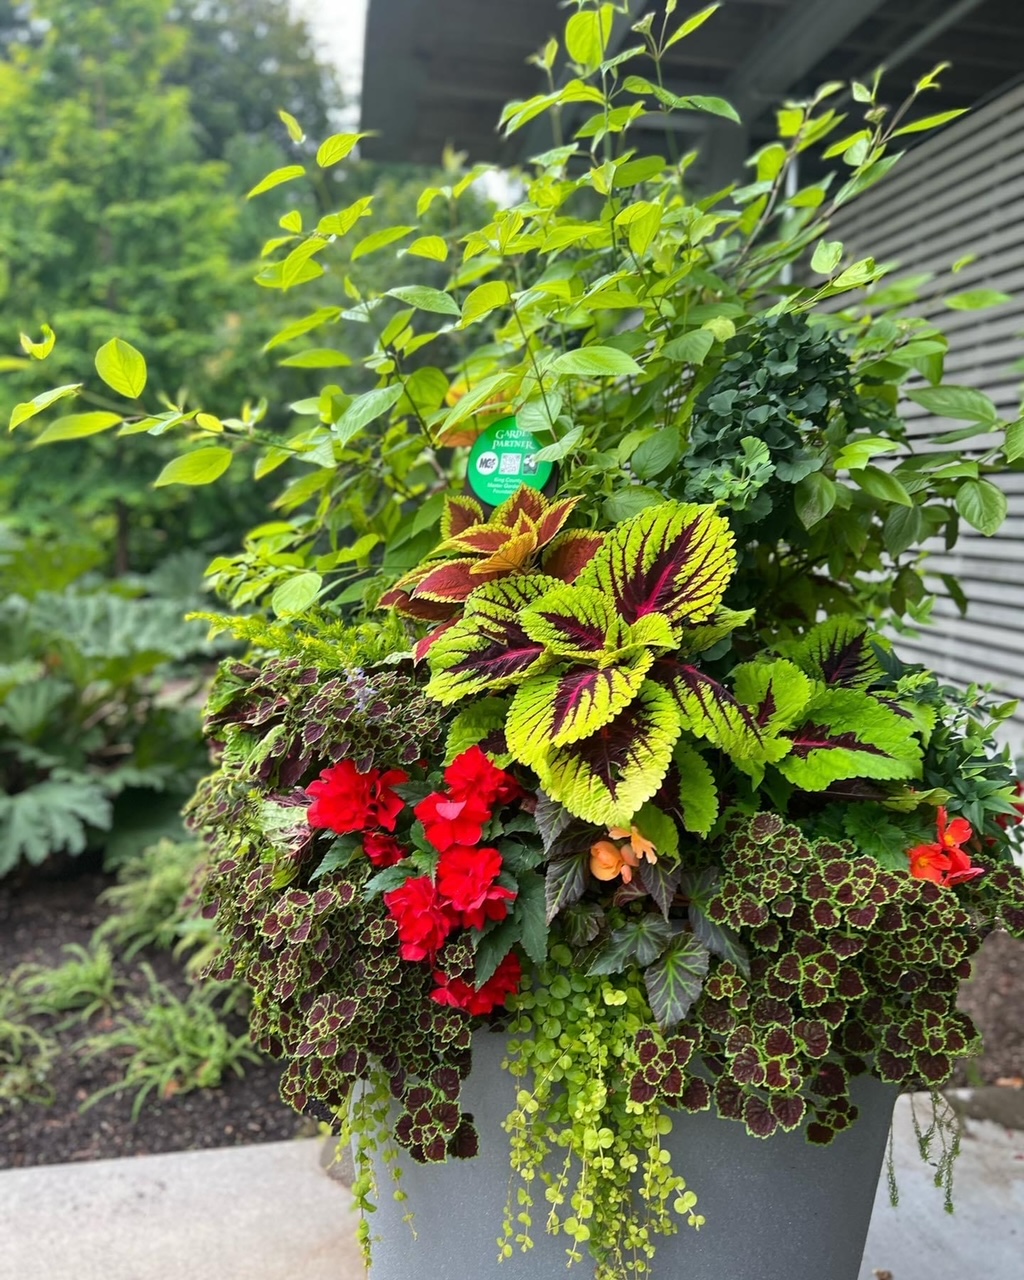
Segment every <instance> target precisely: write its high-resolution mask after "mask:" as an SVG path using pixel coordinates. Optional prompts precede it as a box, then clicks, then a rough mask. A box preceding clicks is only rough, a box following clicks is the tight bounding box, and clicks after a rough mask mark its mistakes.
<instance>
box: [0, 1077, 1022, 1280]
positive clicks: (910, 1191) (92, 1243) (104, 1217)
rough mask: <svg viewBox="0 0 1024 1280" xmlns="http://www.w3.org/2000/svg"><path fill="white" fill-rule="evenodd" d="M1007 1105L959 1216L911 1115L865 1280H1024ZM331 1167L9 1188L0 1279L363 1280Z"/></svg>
mask: <svg viewBox="0 0 1024 1280" xmlns="http://www.w3.org/2000/svg"><path fill="white" fill-rule="evenodd" d="M1008 1094H1012V1091H1008V1090H998V1091H996V1090H980V1091H978V1092H977V1093H976V1094H973V1095H972V1094H968V1095H965V1096H964V1098H963V1101H962V1105H963V1107H964V1110H965V1114H966V1116H967V1118H966V1119H965V1126H966V1128H965V1136H964V1140H963V1153H962V1155H961V1158H960V1160H959V1162H958V1165H957V1170H956V1186H955V1200H956V1205H957V1211H956V1213H955V1214H954V1215H953V1216H952V1217H951V1216H949V1215H947V1214H945V1213H944V1212H943V1208H942V1193H941V1191H939V1190H937V1189H936V1188H935V1186H934V1185H933V1183H932V1179H931V1174H930V1171H929V1170H928V1168H927V1167H926V1166H925V1165H923V1164H922V1162H921V1160H920V1158H919V1156H918V1153H917V1145H916V1141H915V1139H914V1134H913V1128H912V1124H911V1120H910V1105H909V1099H906V1098H904V1099H901V1100H900V1102H899V1104H898V1106H897V1113H896V1122H895V1130H894V1132H895V1164H896V1171H897V1177H898V1181H899V1190H900V1205H899V1208H898V1209H895V1210H894V1209H891V1208H890V1207H889V1202H888V1194H887V1191H886V1187H885V1182H884V1178H883V1181H882V1184H881V1186H880V1187H879V1193H878V1198H877V1200H876V1204H875V1212H874V1216H873V1218H872V1222H871V1231H870V1233H869V1235H868V1243H867V1248H866V1250H865V1254H864V1264H863V1267H862V1269H861V1274H860V1280H890V1278H891V1280H1020V1277H1021V1276H1022V1275H1024V1132H1022V1130H1021V1127H1020V1125H1021V1116H1020V1114H1019V1113H1020V1112H1024V1105H1022V1104H1024V1097H1021V1096H1020V1095H1016V1096H1009V1097H1008V1096H1007V1095H1008ZM1007 1103H1010V1104H1016V1105H1015V1107H1013V1108H1012V1109H1011V1111H1009V1112H1007V1113H1006V1114H1003V1112H1002V1111H1001V1110H1000V1109H999V1108H1000V1107H1002V1106H1005V1104H1007ZM993 1115H995V1116H997V1117H998V1118H997V1119H992V1118H991V1117H992V1116H993ZM972 1116H973V1117H974V1118H971V1117H972ZM1009 1125H1017V1126H1018V1127H1016V1128H1011V1127H1008V1126H1009ZM320 1157H321V1144H320V1143H319V1142H318V1141H301V1142H278V1143H268V1144H265V1145H261V1146H253V1147H231V1148H226V1149H223V1150H219V1151H197V1152H190V1153H186V1154H180V1155H163V1156H140V1157H136V1158H134V1159H125V1160H98V1161H95V1162H94V1163H92V1164H74V1165H50V1166H43V1167H40V1168H36V1169H24V1170H10V1171H8V1172H4V1173H0V1280H364V1271H363V1267H362V1262H361V1259H360V1256H359V1250H358V1249H357V1248H356V1245H355V1241H354V1230H355V1217H354V1215H353V1213H352V1209H351V1203H352V1202H351V1196H350V1194H349V1192H348V1190H347V1189H346V1188H345V1187H344V1186H343V1185H342V1184H341V1183H340V1182H338V1181H335V1180H332V1179H331V1178H329V1177H327V1176H326V1174H325V1173H324V1171H323V1169H322V1168H321V1162H320ZM709 1226H710V1224H709ZM580 1274H582V1273H580ZM420 1280H430V1277H427V1276H425V1277H421V1278H420ZM466 1280H473V1278H472V1277H471V1276H468V1275H467V1277H466ZM538 1280H548V1277H538ZM723 1280H742V1277H736V1276H731V1277H723ZM821 1280H829V1277H827V1276H822V1277H821Z"/></svg>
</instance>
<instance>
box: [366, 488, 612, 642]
mask: <svg viewBox="0 0 1024 1280" xmlns="http://www.w3.org/2000/svg"><path fill="white" fill-rule="evenodd" d="M578 501H579V499H578V498H565V499H562V500H560V501H558V502H550V501H549V500H548V499H547V498H546V497H545V496H544V494H543V493H540V492H538V491H537V490H536V489H531V488H529V487H528V486H527V485H522V486H521V487H520V488H519V490H518V491H517V492H516V493H514V494H513V495H512V497H511V498H509V499H508V500H507V501H505V502H503V503H502V504H501V506H499V507H497V508H495V510H494V511H493V512H492V514H491V516H490V518H489V519H488V518H487V516H486V515H485V513H484V509H483V507H482V506H481V504H480V503H479V502H477V500H476V499H475V498H470V497H467V496H465V495H455V494H450V495H448V497H447V498H446V501H445V507H444V511H443V513H442V516H441V535H442V541H441V542H440V543H439V544H438V545H437V546H436V547H435V548H434V550H433V551H432V552H431V553H430V556H429V557H428V559H427V560H426V561H424V563H422V564H420V565H417V566H416V568H415V569H413V570H411V571H410V572H409V573H407V574H406V575H405V576H404V577H403V578H400V579H399V580H398V582H396V583H395V585H394V587H392V588H391V590H390V591H388V592H386V593H385V594H384V595H383V596H382V597H381V601H380V604H381V607H385V608H386V607H391V608H394V609H396V610H397V611H398V612H399V613H401V614H404V615H405V616H406V617H410V618H415V619H417V620H419V621H424V622H448V621H450V620H451V619H453V618H456V617H457V616H458V615H459V614H460V613H461V612H462V609H463V606H464V605H465V602H466V600H467V599H468V598H469V596H470V594H471V593H472V592H473V591H475V590H476V589H477V588H478V587H482V586H484V585H485V584H486V583H488V582H494V581H498V580H501V579H504V578H508V577H511V576H514V575H518V574H523V573H529V572H530V571H532V570H535V569H537V570H540V571H542V572H543V573H545V574H547V575H548V576H549V577H552V578H555V579H559V580H561V581H563V582H572V581H573V580H574V579H575V578H576V577H577V575H578V574H579V573H580V571H581V570H582V568H583V567H584V565H586V563H587V562H588V561H589V560H590V559H591V557H592V556H593V555H594V553H595V552H596V550H597V548H598V547H599V546H600V545H601V543H602V541H603V540H604V535H603V534H600V533H594V532H592V531H590V530H587V529H569V530H566V529H564V525H565V522H566V521H567V520H568V519H569V516H570V515H571V514H572V512H573V508H574V507H575V506H576V504H577V502H578ZM438 634H439V633H438V632H436V631H435V632H432V633H431V634H430V635H429V636H427V637H426V638H425V639H424V640H423V641H421V642H420V644H419V645H418V646H417V652H416V656H417V658H422V657H423V656H425V654H426V652H427V651H428V650H429V648H430V646H431V643H432V642H433V640H434V639H435V638H436V637H437V635H438Z"/></svg>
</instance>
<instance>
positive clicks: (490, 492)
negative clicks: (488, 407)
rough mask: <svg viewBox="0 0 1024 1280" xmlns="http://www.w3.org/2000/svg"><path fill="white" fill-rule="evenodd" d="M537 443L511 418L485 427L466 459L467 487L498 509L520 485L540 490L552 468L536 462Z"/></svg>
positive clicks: (530, 433)
mask: <svg viewBox="0 0 1024 1280" xmlns="http://www.w3.org/2000/svg"><path fill="white" fill-rule="evenodd" d="M540 450H541V443H540V441H539V440H538V439H537V437H536V436H535V435H534V434H533V433H532V432H530V431H525V430H524V429H523V428H522V427H520V426H519V425H518V423H517V422H516V420H515V418H513V417H508V418H502V419H501V420H500V421H499V422H495V423H494V424H493V425H492V426H490V427H488V428H487V430H486V431H485V432H484V433H483V435H482V436H480V438H479V439H478V440H477V442H476V444H474V445H473V449H472V452H471V453H470V455H469V474H468V479H469V487H470V489H472V491H473V492H474V493H475V494H476V496H477V497H478V498H480V499H481V501H483V502H486V503H487V504H488V505H489V506H492V507H497V506H500V504H501V503H502V502H504V501H505V499H506V498H510V497H511V496H512V494H514V493H515V491H516V490H517V489H518V488H519V486H520V485H524V484H526V485H529V486H530V488H531V489H543V488H544V486H545V485H546V484H547V482H548V480H550V478H551V472H552V469H553V466H554V464H553V463H550V462H538V460H537V454H538V453H539V452H540Z"/></svg>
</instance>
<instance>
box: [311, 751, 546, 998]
mask: <svg viewBox="0 0 1024 1280" xmlns="http://www.w3.org/2000/svg"><path fill="white" fill-rule="evenodd" d="M444 780H445V790H444V791H443V792H441V791H438V792H434V793H433V794H432V795H429V796H427V798H426V799H425V800H422V801H421V802H420V803H419V804H418V805H417V806H416V810H415V813H416V817H417V818H419V820H420V822H421V823H422V824H423V831H424V835H425V836H426V839H427V840H428V841H429V843H430V844H432V845H433V847H434V848H435V849H436V850H437V851H438V852H439V853H440V855H441V856H440V858H439V860H438V863H437V872H436V877H431V876H426V875H425V876H413V877H410V878H409V879H408V880H406V881H405V883H404V884H402V885H401V886H400V887H399V888H397V889H392V890H391V891H390V892H389V893H385V895H384V902H385V905H386V906H387V909H388V912H389V913H390V915H391V917H392V919H393V920H394V921H395V923H396V924H397V926H398V942H399V954H400V955H401V957H402V959H403V960H409V961H413V962H417V961H423V960H426V961H429V962H431V963H433V961H434V957H435V956H436V955H437V953H438V951H440V949H441V948H442V947H443V946H444V943H445V941H446V939H447V938H448V935H449V934H450V933H451V932H452V931H453V930H455V929H483V928H484V927H485V926H486V925H487V923H488V922H489V921H492V920H494V921H497V920H504V919H505V917H506V916H507V915H508V910H509V908H508V904H509V903H510V902H512V901H514V899H515V896H516V895H515V893H514V891H513V890H512V889H506V888H505V887H504V886H503V885H500V884H498V877H499V876H500V875H501V868H502V859H501V854H500V853H499V852H498V850H497V849H492V848H489V847H483V848H481V847H479V846H480V841H481V840H482V838H483V831H484V827H485V826H486V824H487V823H488V822H490V820H491V818H492V817H493V816H494V812H495V810H496V809H498V808H500V807H501V806H502V805H504V804H508V803H509V801H511V800H514V799H516V797H517V796H519V794H520V788H519V784H518V783H517V782H516V780H515V779H514V778H513V777H512V776H511V775H510V774H507V773H505V772H504V771H503V770H501V769H499V768H497V767H496V766H495V765H494V764H493V763H492V762H491V761H490V760H489V759H488V758H487V756H486V755H485V754H484V753H483V751H481V749H480V748H479V747H470V749H469V750H468V751H464V752H463V753H462V754H461V755H460V756H459V757H458V758H457V759H456V760H454V761H453V762H452V764H450V765H449V766H448V768H447V769H446V770H445V773H444ZM408 781H409V775H408V774H407V773H405V772H403V771H402V770H401V769H391V770H389V771H388V772H386V773H382V772H381V771H380V770H379V769H371V770H370V771H369V772H368V773H360V772H359V770H358V769H357V768H356V767H355V765H354V764H353V762H352V761H351V760H343V761H342V762H341V763H340V764H337V765H332V766H331V768H329V769H325V770H324V771H323V773H321V775H320V777H319V778H318V779H317V780H316V781H315V782H311V783H310V785H309V786H308V787H307V789H306V790H307V793H308V794H309V795H310V796H311V797H312V801H313V802H312V804H311V805H310V806H309V815H308V820H309V825H310V826H311V827H326V828H328V829H329V830H331V831H336V832H337V833H338V834H339V835H347V834H349V833H351V832H354V831H358V832H361V833H362V841H363V851H364V852H365V853H366V856H367V858H368V859H369V860H370V862H371V863H372V864H373V865H374V867H377V868H378V869H384V868H386V867H393V866H395V864H396V863H399V862H401V861H402V860H403V858H404V857H405V856H406V853H407V850H406V849H405V848H404V847H403V846H402V844H400V843H399V840H398V839H397V838H396V836H395V835H394V834H393V833H394V830H395V826H396V824H397V821H398V815H399V814H400V813H401V811H402V809H403V807H404V801H403V800H402V798H401V796H399V795H398V794H397V792H396V791H395V790H394V788H395V787H396V786H400V785H401V784H402V783H403V782H408ZM435 878H436V883H435ZM435 976H436V978H437V981H438V982H439V984H440V985H439V987H438V990H437V991H436V992H434V999H435V1000H437V1001H438V1002H439V1003H441V1004H449V1005H452V1006H453V1007H454V1008H457V1009H464V1010H466V1012H467V1013H472V1014H483V1013H490V1012H491V1011H492V1010H493V1009H495V1008H497V1006H498V1005H501V1004H504V1003H505V1000H506V998H507V997H508V995H509V994H510V993H511V992H513V991H515V990H516V988H517V987H518V985H519V980H520V977H521V976H522V971H521V968H520V964H519V960H518V958H517V957H516V956H515V955H508V956H506V957H505V959H504V960H503V961H502V963H501V964H500V965H499V966H498V969H497V970H496V972H495V973H494V975H493V976H492V977H491V978H490V979H488V981H487V982H485V983H484V984H483V985H482V986H481V987H480V989H479V990H476V989H475V988H473V987H471V986H470V985H469V983H467V982H466V981H465V980H464V979H462V978H452V979H449V978H447V977H446V976H445V975H443V974H440V973H438V974H436V975H435Z"/></svg>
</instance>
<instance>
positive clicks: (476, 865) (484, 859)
mask: <svg viewBox="0 0 1024 1280" xmlns="http://www.w3.org/2000/svg"><path fill="white" fill-rule="evenodd" d="M500 874H501V854H500V853H499V852H498V851H497V849H470V848H467V847H466V846H464V845H452V847H451V848H449V849H446V850H445V851H444V853H442V854H441V858H440V861H439V862H438V864H437V887H438V891H439V892H440V894H441V897H442V898H444V899H445V900H446V901H447V902H448V903H450V904H451V908H452V910H453V911H454V912H456V913H457V914H458V916H459V917H460V919H461V922H462V924H463V926H464V927H465V928H467V929H482V928H483V927H484V925H485V924H486V923H487V921H488V920H504V919H505V917H506V916H507V915H508V904H509V903H510V902H511V901H512V900H513V899H514V898H515V896H516V895H515V893H513V891H512V890H511V889H505V888H503V887H502V886H501V885H500V884H497V883H496V881H497V879H498V876H499V875H500Z"/></svg>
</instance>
